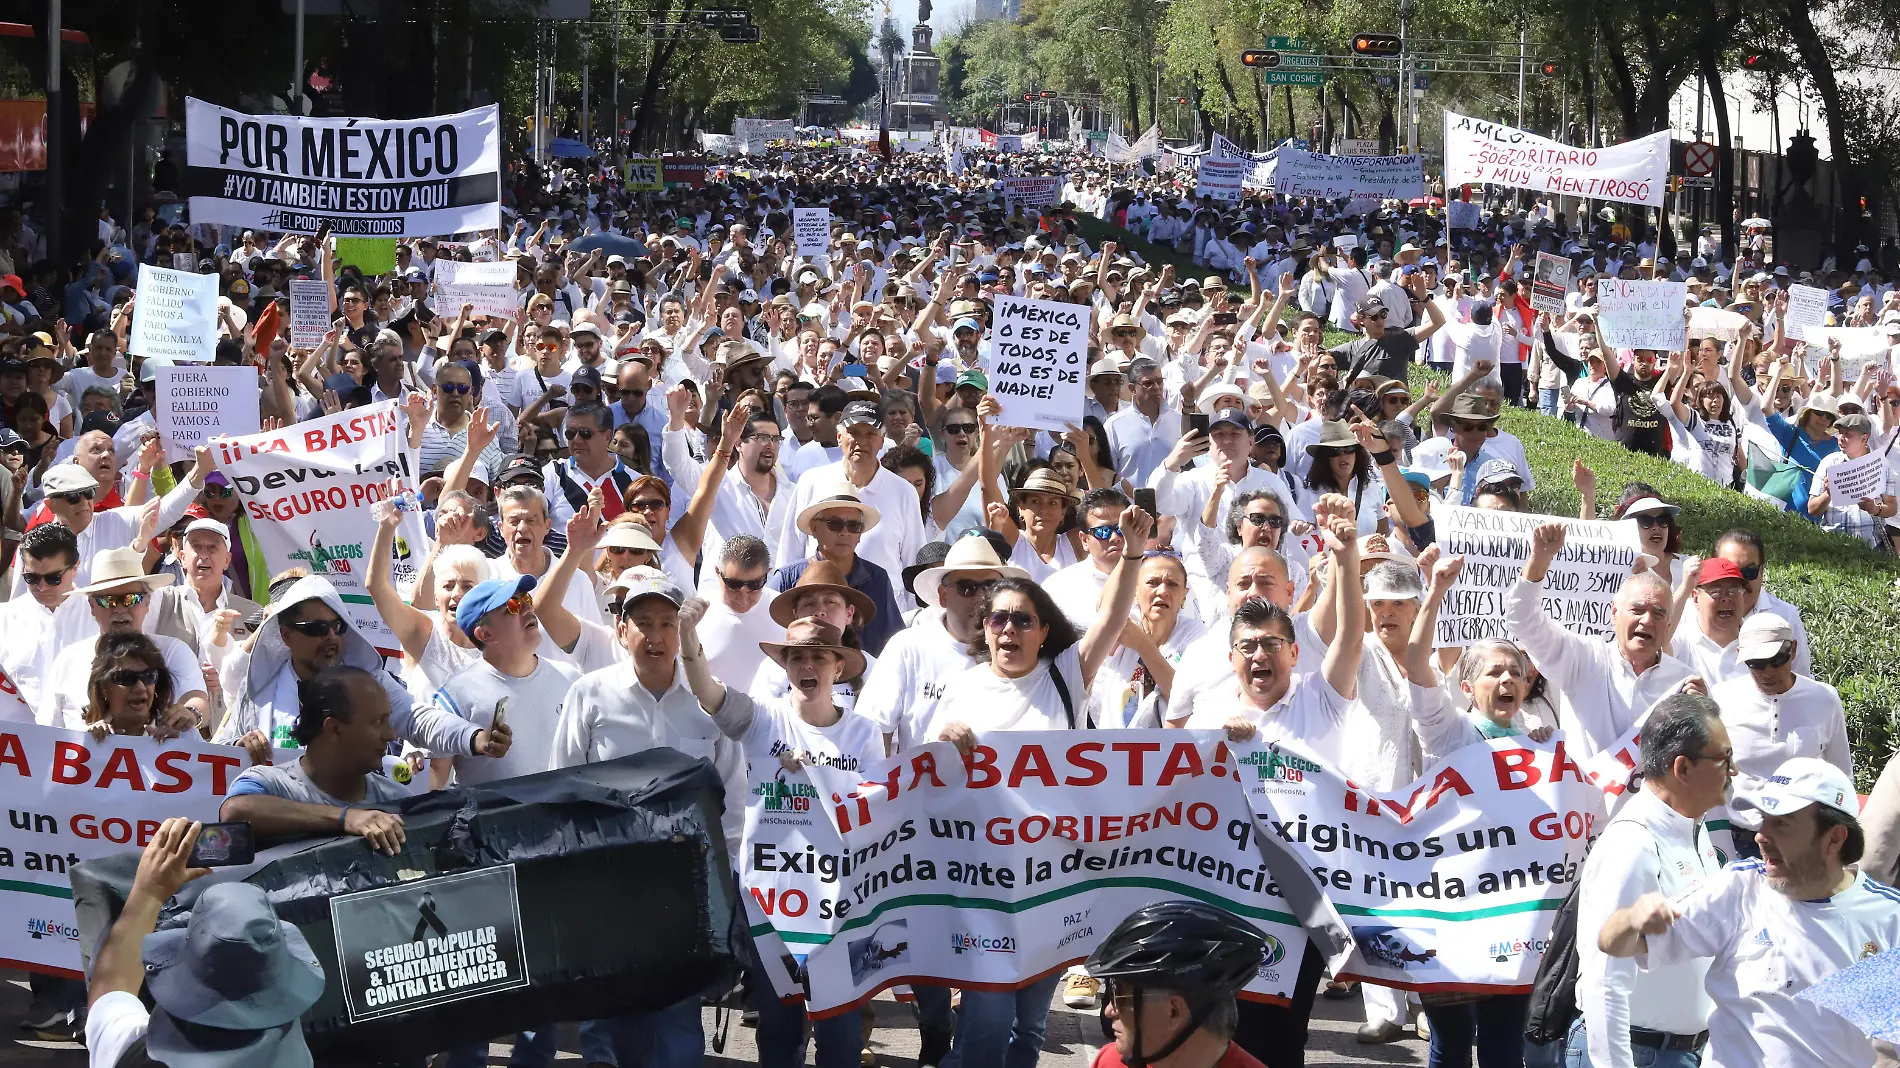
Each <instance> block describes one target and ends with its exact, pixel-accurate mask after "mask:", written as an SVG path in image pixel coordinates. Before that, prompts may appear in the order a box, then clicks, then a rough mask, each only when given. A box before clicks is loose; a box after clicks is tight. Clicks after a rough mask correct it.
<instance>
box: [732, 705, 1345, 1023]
mask: <svg viewBox="0 0 1900 1068" xmlns="http://www.w3.org/2000/svg"><path fill="white" fill-rule="evenodd" d="M1115 740H1116V744H1115V745H1114V746H1113V747H1112V748H1111V747H1110V746H1109V745H1108V744H1106V743H1105V742H1103V741H1097V740H1093V739H1092V738H1091V739H1088V740H1078V736H1076V735H1073V734H1072V733H1070V732H1066V731H1056V732H1039V731H1021V732H1003V733H995V734H992V735H989V736H986V737H985V738H984V739H983V741H982V743H981V744H979V745H978V746H977V747H976V749H975V750H974V751H972V753H971V755H970V757H969V758H968V759H967V760H966V759H962V758H959V756H958V754H957V752H956V750H955V749H953V748H952V747H951V746H949V745H947V744H944V743H934V744H931V745H927V746H923V747H921V748H918V749H913V750H909V751H907V752H905V753H903V754H900V755H898V756H896V757H893V758H891V759H889V760H887V761H884V762H882V763H879V764H876V765H874V766H872V767H870V768H865V769H857V770H842V769H838V768H831V767H826V766H824V765H819V764H813V765H808V766H807V767H805V768H804V769H802V771H801V772H786V771H783V770H781V769H780V768H779V767H778V766H777V765H776V764H774V765H772V766H770V767H760V766H758V765H756V764H755V765H754V767H753V769H752V775H751V780H752V781H751V783H750V787H751V788H750V791H749V793H750V795H751V799H750V803H749V805H748V808H747V812H746V837H747V848H746V850H745V855H744V861H743V863H742V870H741V873H740V880H741V883H742V890H743V892H744V894H745V896H746V897H747V899H748V901H747V906H748V914H749V916H750V917H751V919H752V921H753V927H752V933H753V937H754V938H755V939H758V940H759V941H760V950H761V956H762V957H764V958H765V960H766V961H767V962H768V968H767V971H768V974H769V975H770V976H771V977H772V978H773V980H774V985H775V987H778V984H779V983H780V982H782V981H784V979H785V978H786V976H785V974H784V973H785V969H784V968H783V966H782V965H780V963H779V962H780V961H781V959H782V957H783V956H784V955H787V954H789V955H790V956H791V957H792V958H793V959H794V962H802V963H803V965H804V966H805V971H806V973H807V974H808V976H809V981H810V998H809V999H808V1001H807V1008H808V1009H809V1010H810V1011H811V1012H812V1014H813V1015H814V1016H817V1017H821V1018H822V1017H826V1016H832V1015H836V1014H837V1013H839V1012H841V1011H846V1010H849V1009H850V1008H852V1007H853V1006H855V1005H858V1004H860V1003H862V1002H863V1001H864V1000H866V999H867V998H869V997H870V996H871V995H872V994H874V993H876V992H877V991H879V990H882V989H884V988H887V987H890V986H894V985H897V984H899V983H908V982H917V981H928V982H932V983H947V984H950V985H954V986H958V987H962V988H964V989H1010V988H1012V987H1018V986H1023V985H1026V984H1027V983H1029V982H1032V981H1034V980H1035V979H1036V978H1037V977H1039V976H1042V975H1046V974H1050V973H1051V972H1052V971H1054V970H1056V969H1059V968H1060V967H1061V966H1062V965H1064V964H1067V963H1072V962H1074V961H1079V960H1082V959H1084V958H1086V957H1087V956H1088V954H1089V951H1090V950H1092V949H1094V948H1095V945H1096V943H1098V942H1099V941H1101V939H1102V938H1103V937H1105V936H1106V935H1107V934H1108V933H1109V931H1110V930H1112V929H1113V928H1114V927H1115V925H1116V924H1117V923H1118V922H1120V920H1121V919H1122V918H1123V917H1124V916H1126V915H1127V914H1128V913H1129V912H1132V911H1133V910H1134V909H1136V908H1138V907H1140V906H1142V905H1145V904H1148V903H1149V902H1152V901H1157V900H1167V899H1169V898H1195V899H1199V900H1203V901H1209V902H1213V903H1215V904H1218V905H1220V906H1221V907H1223V908H1226V909H1228V910H1229V911H1231V912H1233V913H1235V914H1236V915H1239V916H1241V917H1243V918H1245V919H1247V920H1248V921H1250V922H1251V923H1253V924H1254V925H1255V926H1256V927H1258V928H1259V929H1260V931H1261V933H1262V934H1263V935H1264V936H1265V937H1266V939H1267V952H1266V955H1265V957H1264V958H1263V960H1262V961H1261V968H1260V972H1259V974H1258V975H1257V976H1256V978H1255V980H1254V981H1253V982H1252V983H1250V984H1248V987H1247V990H1246V991H1245V992H1244V993H1243V994H1242V995H1241V996H1242V997H1243V998H1247V999H1249V1000H1258V1001H1267V1002H1276V1003H1279V1004H1283V1005H1284V1004H1286V1002H1287V998H1288V996H1289V995H1290V993H1291V991H1292V987H1293V982H1294V980H1295V978H1296V977H1297V975H1298V973H1299V965H1300V957H1301V956H1302V954H1303V952H1304V950H1305V946H1306V942H1307V936H1306V933H1305V932H1304V931H1302V930H1301V927H1300V925H1299V920H1298V919H1296V918H1295V909H1294V907H1293V906H1292V905H1290V904H1289V899H1291V898H1294V895H1295V893H1296V892H1297V891H1296V890H1294V889H1289V886H1297V885H1303V886H1304V889H1305V893H1306V894H1307V895H1308V899H1309V900H1312V901H1314V902H1315V904H1319V902H1318V901H1317V896H1316V895H1317V889H1316V887H1315V886H1314V882H1313V878H1312V875H1311V873H1310V872H1307V871H1304V870H1303V869H1302V868H1301V867H1300V866H1299V865H1298V864H1297V863H1290V862H1291V861H1292V859H1293V857H1292V853H1291V851H1289V850H1287V849H1286V848H1285V847H1284V846H1283V845H1282V844H1280V843H1278V842H1277V841H1272V840H1263V839H1260V838H1259V837H1257V836H1256V835H1255V834H1254V831H1253V827H1254V819H1253V813H1252V811H1251V810H1250V809H1249V806H1248V803H1247V799H1246V797H1245V796H1244V795H1243V794H1242V792H1241V790H1240V789H1239V788H1238V787H1239V783H1240V773H1241V770H1242V769H1240V768H1239V767H1237V766H1236V765H1235V763H1234V762H1233V760H1232V756H1231V753H1230V750H1229V748H1228V746H1227V743H1226V742H1225V741H1224V740H1223V739H1222V738H1221V737H1220V736H1219V735H1217V734H1214V733H1212V732H1198V731H1197V732H1192V733H1189V732H1181V731H1159V730H1148V731H1117V732H1116V733H1115ZM827 798H831V799H832V800H830V801H827V800H826V799H827ZM843 798H848V800H844V801H842V802H840V801H839V800H838V799H843ZM787 857H791V858H795V860H794V861H793V862H791V863H786V862H785V861H784V859H783V858H787ZM1319 907H1320V908H1321V909H1323V908H1324V906H1323V904H1319ZM1328 919H1329V924H1328V927H1327V931H1329V932H1330V933H1331V935H1332V936H1333V937H1334V938H1336V939H1337V944H1338V945H1339V946H1341V947H1343V944H1344V942H1345V940H1346V938H1347V934H1346V931H1345V925H1344V924H1343V923H1341V922H1340V921H1339V919H1338V917H1337V916H1332V915H1329V916H1328ZM767 946H771V947H772V948H771V949H769V950H768V949H767ZM778 988H779V989H780V990H781V992H782V993H784V992H787V991H784V990H783V988H782V987H778Z"/></svg>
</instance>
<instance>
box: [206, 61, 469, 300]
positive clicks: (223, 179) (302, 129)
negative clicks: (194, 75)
mask: <svg viewBox="0 0 1900 1068" xmlns="http://www.w3.org/2000/svg"><path fill="white" fill-rule="evenodd" d="M178 189H179V190H180V191H181V192H184V193H186V194H187V195H188V196H189V197H190V198H191V221H192V222H194V223H223V224H225V225H227V226H239V227H242V226H254V227H256V228H258V229H260V230H278V231H286V230H287V231H291V232H294V233H304V234H308V233H315V232H316V231H317V230H318V229H319V228H321V227H322V226H324V225H325V224H326V223H327V224H328V225H329V227H330V230H331V232H332V233H335V234H360V235H376V236H379V237H390V238H394V237H433V236H437V235H443V234H455V233H461V232H464V231H469V230H493V229H496V228H498V227H500V226H501V108H500V107H499V106H498V105H494V104H490V105H488V106H487V107H480V108H475V109H474V110H472V111H464V112H460V113H458V114H454V115H433V116H428V117H421V118H412V119H370V118H358V117H337V118H318V117H314V116H308V115H246V114H243V113H242V112H237V111H231V110H229V109H227V108H221V107H218V106H217V105H216V104H208V103H206V102H204V101H202V100H198V99H195V98H192V97H187V98H186V99H185V168H184V173H183V174H182V175H181V184H180V185H179V186H178ZM369 273H373V274H379V273H381V272H380V271H377V272H369Z"/></svg>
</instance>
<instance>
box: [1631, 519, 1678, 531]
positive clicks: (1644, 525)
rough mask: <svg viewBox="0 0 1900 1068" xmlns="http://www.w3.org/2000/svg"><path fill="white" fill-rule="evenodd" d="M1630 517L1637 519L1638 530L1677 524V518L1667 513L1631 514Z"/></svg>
mask: <svg viewBox="0 0 1900 1068" xmlns="http://www.w3.org/2000/svg"><path fill="white" fill-rule="evenodd" d="M1630 518H1632V519H1634V520H1636V529H1638V530H1655V529H1656V528H1657V527H1673V526H1675V525H1676V521H1675V519H1674V518H1673V517H1671V516H1666V515H1638V516H1631V517H1630Z"/></svg>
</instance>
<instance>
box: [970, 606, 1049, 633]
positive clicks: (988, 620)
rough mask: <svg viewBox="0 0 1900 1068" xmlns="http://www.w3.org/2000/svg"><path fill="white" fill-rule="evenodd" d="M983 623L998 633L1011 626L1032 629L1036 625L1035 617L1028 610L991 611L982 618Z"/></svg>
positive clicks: (1018, 628) (1019, 628)
mask: <svg viewBox="0 0 1900 1068" xmlns="http://www.w3.org/2000/svg"><path fill="white" fill-rule="evenodd" d="M983 625H984V626H986V627H988V628H990V629H991V630H993V631H995V632H996V633H998V634H1001V633H1002V632H1003V631H1006V630H1008V629H1009V628H1010V627H1012V626H1013V627H1015V628H1016V629H1017V630H1033V629H1035V626H1036V617H1035V616H1032V615H1030V614H1029V613H1028V612H1000V611H999V612H991V613H990V614H989V615H988V616H987V617H985V618H984V620H983Z"/></svg>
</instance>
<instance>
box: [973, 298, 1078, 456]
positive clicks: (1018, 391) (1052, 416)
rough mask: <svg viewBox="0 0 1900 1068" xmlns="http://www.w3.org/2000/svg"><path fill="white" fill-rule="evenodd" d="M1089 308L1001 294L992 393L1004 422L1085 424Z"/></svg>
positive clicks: (1052, 426)
mask: <svg viewBox="0 0 1900 1068" xmlns="http://www.w3.org/2000/svg"><path fill="white" fill-rule="evenodd" d="M1088 327H1089V310H1088V309H1087V308H1086V307H1082V306H1080V305H1076V304H1062V303H1059V302H1057V301H1053V300H1030V299H1029V298H1027V297H1011V296H998V297H997V298H996V320H995V329H994V330H993V331H992V333H991V335H990V344H991V346H992V352H991V360H992V362H991V366H990V393H991V394H992V395H993V396H995V397H996V399H997V400H998V401H999V402H1000V403H1001V404H1002V406H1003V414H1002V415H1001V416H1000V417H999V420H998V421H999V422H1001V423H1002V424H1003V425H1004V426H1022V427H1030V428H1032V429H1035V430H1047V431H1049V432H1051V433H1057V434H1059V433H1061V432H1062V431H1064V430H1066V429H1067V428H1068V427H1069V426H1070V425H1071V424H1073V425H1075V426H1081V425H1082V404H1083V370H1084V368H1085V367H1086V366H1087V358H1088V344H1089V339H1088Z"/></svg>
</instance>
